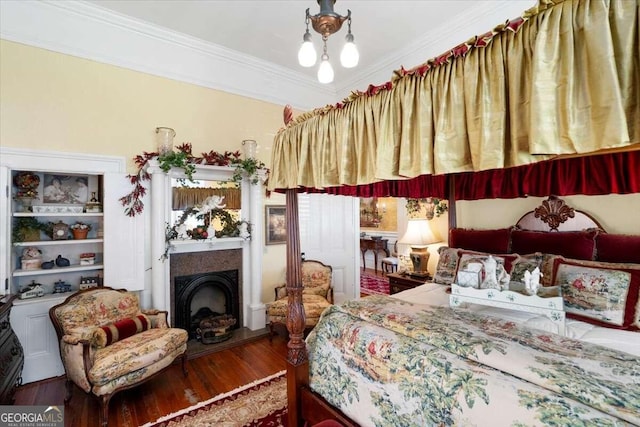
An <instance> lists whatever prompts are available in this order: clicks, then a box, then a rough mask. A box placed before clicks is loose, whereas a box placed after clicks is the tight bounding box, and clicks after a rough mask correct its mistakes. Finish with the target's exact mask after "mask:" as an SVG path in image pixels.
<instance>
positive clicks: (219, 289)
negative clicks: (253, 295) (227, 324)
mask: <svg viewBox="0 0 640 427" xmlns="http://www.w3.org/2000/svg"><path fill="white" fill-rule="evenodd" d="M174 292H175V298H174V308H173V309H174V313H175V326H176V327H178V328H182V329H186V330H187V331H189V339H195V338H196V329H197V328H198V326H199V323H200V321H201V320H203V319H205V318H207V317H211V316H219V315H223V314H227V315H231V316H233V317H234V318H235V319H236V320H237V323H236V325H235V326H234V329H235V328H238V327H239V325H240V324H241V318H240V285H239V281H238V270H227V271H212V272H207V273H199V274H191V275H186V276H177V277H175V279H174Z"/></svg>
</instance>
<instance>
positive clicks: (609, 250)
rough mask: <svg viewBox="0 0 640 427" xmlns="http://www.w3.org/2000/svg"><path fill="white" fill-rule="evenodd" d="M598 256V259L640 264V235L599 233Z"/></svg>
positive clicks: (597, 238)
mask: <svg viewBox="0 0 640 427" xmlns="http://www.w3.org/2000/svg"><path fill="white" fill-rule="evenodd" d="M596 258H597V260H598V261H606V262H633V263H636V264H640V236H627V235H624V234H607V233H598V236H597V237H596Z"/></svg>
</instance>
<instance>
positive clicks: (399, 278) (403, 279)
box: [387, 273, 430, 295]
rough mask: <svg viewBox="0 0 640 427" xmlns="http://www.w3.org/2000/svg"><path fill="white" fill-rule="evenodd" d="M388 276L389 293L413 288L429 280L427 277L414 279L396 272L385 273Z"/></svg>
mask: <svg viewBox="0 0 640 427" xmlns="http://www.w3.org/2000/svg"><path fill="white" fill-rule="evenodd" d="M387 277H388V278H389V293H390V294H392V295H393V294H397V293H398V292H402V291H406V290H407V289H413V288H415V287H416V286H420V285H424V284H425V282H427V281H428V280H430V278H429V277H425V278H424V279H414V278H413V277H411V276H409V275H403V274H398V273H389V274H387Z"/></svg>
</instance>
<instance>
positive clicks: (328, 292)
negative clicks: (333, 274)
mask: <svg viewBox="0 0 640 427" xmlns="http://www.w3.org/2000/svg"><path fill="white" fill-rule="evenodd" d="M327 301H329V302H330V303H331V304H333V286H331V287H330V288H329V290H328V291H327Z"/></svg>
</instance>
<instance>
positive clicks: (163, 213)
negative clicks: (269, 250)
mask: <svg viewBox="0 0 640 427" xmlns="http://www.w3.org/2000/svg"><path fill="white" fill-rule="evenodd" d="M234 171H235V168H233V167H226V166H204V165H196V171H195V173H194V174H193V179H194V180H202V181H231V178H232V177H233V173H234ZM147 172H148V173H149V174H150V175H151V202H150V204H151V206H150V211H151V257H152V260H151V265H152V271H151V277H152V285H151V302H152V304H153V307H155V308H158V309H163V310H167V311H169V316H171V315H172V313H171V311H172V310H173V307H171V283H170V271H169V265H170V263H169V262H168V260H165V259H164V253H165V232H166V231H165V230H166V227H167V224H170V223H171V179H172V178H174V179H181V178H187V176H186V175H185V173H184V170H183V169H180V168H172V169H171V170H169V171H168V172H164V171H163V170H162V169H161V168H160V166H159V163H158V161H157V160H155V159H153V160H150V161H149V162H148V164H147ZM258 176H259V178H260V182H261V183H263V182H264V180H265V179H266V171H265V170H262V171H260V172H259V173H258ZM262 188H263V187H262V184H251V182H250V181H249V178H248V177H245V178H244V179H243V180H242V183H241V187H240V191H241V219H242V220H245V221H248V222H249V223H250V224H251V236H252V237H251V239H249V240H245V239H242V238H240V237H229V238H218V239H207V240H204V241H184V240H176V241H173V242H171V248H170V250H169V254H168V255H169V257H171V254H172V253H185V252H201V251H216V250H225V249H242V302H241V304H242V318H243V325H242V326H244V327H247V328H249V329H251V330H256V329H262V328H264V327H265V324H266V317H265V305H264V304H263V303H262V301H261V295H262V250H261V241H260V237H259V236H262V232H263V223H264V221H263V217H262V215H263V214H262V211H263V206H262Z"/></svg>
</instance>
